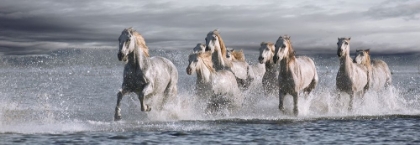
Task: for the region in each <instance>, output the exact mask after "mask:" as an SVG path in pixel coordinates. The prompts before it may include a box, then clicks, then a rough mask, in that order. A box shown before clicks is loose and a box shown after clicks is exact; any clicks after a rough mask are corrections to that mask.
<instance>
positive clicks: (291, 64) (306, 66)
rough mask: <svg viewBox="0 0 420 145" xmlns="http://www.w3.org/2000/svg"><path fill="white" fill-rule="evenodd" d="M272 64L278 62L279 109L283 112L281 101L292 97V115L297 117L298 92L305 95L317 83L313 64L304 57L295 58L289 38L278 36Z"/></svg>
mask: <svg viewBox="0 0 420 145" xmlns="http://www.w3.org/2000/svg"><path fill="white" fill-rule="evenodd" d="M275 48H276V49H275V54H274V56H273V60H274V62H277V61H278V60H280V71H279V75H278V83H279V109H280V110H282V111H284V107H283V101H284V97H285V96H286V94H290V95H292V96H293V104H294V108H293V113H294V114H295V115H298V113H299V111H298V108H297V104H298V96H299V93H300V91H303V92H304V93H305V94H306V95H309V93H310V92H311V91H312V90H313V89H314V88H315V86H316V84H317V83H318V74H317V72H316V67H315V63H314V61H313V60H312V59H310V58H309V57H306V56H301V57H296V56H295V53H294V50H293V47H292V44H291V42H290V37H289V36H287V35H285V36H280V37H279V39H278V40H277V42H276V44H275Z"/></svg>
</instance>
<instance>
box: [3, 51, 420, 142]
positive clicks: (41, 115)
mask: <svg viewBox="0 0 420 145" xmlns="http://www.w3.org/2000/svg"><path fill="white" fill-rule="evenodd" d="M245 52H246V58H247V61H248V62H249V63H250V64H255V63H256V62H257V61H256V60H257V58H258V52H257V51H245ZM189 53H190V51H189V50H184V51H153V50H152V51H151V55H152V56H163V57H166V58H168V59H170V60H171V61H172V62H173V63H174V64H175V65H176V67H177V69H178V72H179V82H178V95H177V97H176V98H175V99H174V100H173V101H172V102H170V103H168V104H166V105H165V106H164V109H163V110H162V111H160V112H157V111H154V110H152V111H151V112H147V113H146V112H141V111H140V105H139V100H138V98H137V96H136V95H134V94H129V95H126V96H124V98H123V100H122V102H121V109H122V111H121V114H122V117H123V119H122V120H121V121H118V122H114V121H113V116H114V109H115V105H116V100H117V96H116V94H117V91H118V90H119V89H120V88H121V83H122V77H123V67H124V63H123V62H119V61H118V59H117V50H103V49H69V50H58V51H52V52H51V53H48V54H43V55H31V56H1V62H0V144H15V143H19V144H64V143H69V144H116V143H124V144H126V143H128V144H129V143H150V144H244V143H247V144H251V143H253V144H268V143H273V144H327V143H330V144H353V143H363V144H372V143H378V144H418V143H420V139H419V138H418V137H419V136H420V133H419V132H418V130H420V125H419V124H418V122H419V121H420V104H419V103H420V102H419V98H420V89H419V87H420V70H419V66H418V64H420V63H419V62H420V59H419V57H418V56H419V55H417V54H405V55H376V56H372V57H373V58H378V59H383V60H384V61H386V62H387V63H388V65H389V67H390V69H391V71H392V73H393V74H392V79H393V82H392V86H391V87H389V88H387V89H386V90H383V91H380V92H374V91H369V92H367V93H366V95H365V96H364V97H363V98H355V101H354V104H353V105H354V107H353V108H354V109H353V110H352V111H348V109H347V108H348V96H346V95H344V96H342V97H338V95H337V92H336V91H335V77H336V74H337V70H338V65H339V60H338V58H337V56H336V54H335V53H333V52H332V53H331V54H329V53H325V54H316V55H315V54H310V53H308V54H306V55H308V56H309V57H311V58H313V59H314V61H315V63H316V67H317V71H318V75H319V83H318V85H317V86H316V89H315V90H314V91H313V92H312V93H311V94H310V95H309V96H307V97H303V96H302V97H300V98H299V103H298V105H299V111H300V112H299V115H298V116H293V115H291V112H292V111H291V110H292V99H291V96H286V99H285V106H286V112H285V113H284V114H283V113H282V112H280V111H279V110H278V107H277V106H278V97H277V95H264V93H263V92H262V91H261V90H262V88H261V86H258V85H256V86H253V87H251V88H249V89H248V90H244V91H243V92H242V95H244V96H245V102H244V104H243V106H242V108H240V109H239V111H237V112H235V113H224V115H216V116H213V115H206V114H205V112H204V108H205V103H204V102H200V100H199V99H197V96H195V95H194V85H195V79H196V76H195V75H191V76H190V75H187V74H186V72H185V68H186V67H187V65H188V54H189ZM298 55H299V54H298Z"/></svg>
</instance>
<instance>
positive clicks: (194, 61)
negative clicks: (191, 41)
mask: <svg viewBox="0 0 420 145" xmlns="http://www.w3.org/2000/svg"><path fill="white" fill-rule="evenodd" d="M199 54H200V53H192V54H190V55H189V56H188V66H187V69H186V71H187V74H188V75H192V74H194V73H195V71H196V69H197V68H198V67H199V64H200V63H199V61H200V60H199V57H198V55H199Z"/></svg>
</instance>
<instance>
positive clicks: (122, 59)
mask: <svg viewBox="0 0 420 145" xmlns="http://www.w3.org/2000/svg"><path fill="white" fill-rule="evenodd" d="M117 56H118V60H119V61H127V57H126V55H123V53H121V52H119V53H118V55H117Z"/></svg>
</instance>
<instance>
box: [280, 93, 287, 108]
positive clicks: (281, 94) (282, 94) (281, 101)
mask: <svg viewBox="0 0 420 145" xmlns="http://www.w3.org/2000/svg"><path fill="white" fill-rule="evenodd" d="M285 96H286V93H285V92H282V91H279V109H280V111H281V112H283V113H284V106H283V102H284V97H285Z"/></svg>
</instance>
